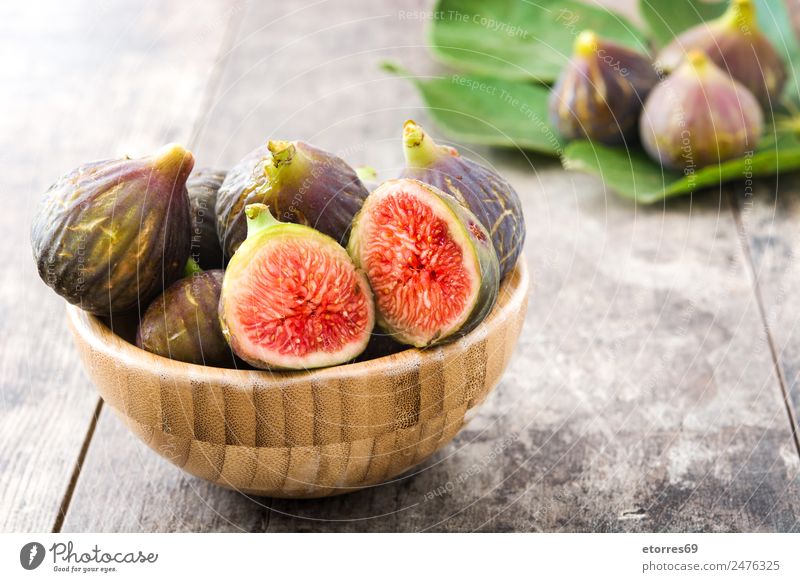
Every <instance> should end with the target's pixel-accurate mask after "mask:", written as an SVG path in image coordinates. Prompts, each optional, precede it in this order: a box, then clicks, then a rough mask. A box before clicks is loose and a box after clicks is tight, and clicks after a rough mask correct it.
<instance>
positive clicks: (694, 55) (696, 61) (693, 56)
mask: <svg viewBox="0 0 800 582" xmlns="http://www.w3.org/2000/svg"><path fill="white" fill-rule="evenodd" d="M686 61H687V62H688V63H689V64H690V65H691V66H692V68H693V69H694V70H695V71H696V72H698V73H699V72H701V71H702V70H703V69H705V67H706V65H707V64H708V57H706V54H705V53H704V52H703V51H699V50H691V51H689V53H688V54H687V55H686Z"/></svg>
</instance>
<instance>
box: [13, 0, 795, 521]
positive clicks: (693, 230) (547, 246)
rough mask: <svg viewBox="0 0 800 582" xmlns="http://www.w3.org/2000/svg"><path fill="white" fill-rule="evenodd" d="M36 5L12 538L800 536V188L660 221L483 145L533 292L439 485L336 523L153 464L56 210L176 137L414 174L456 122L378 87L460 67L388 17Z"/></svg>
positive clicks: (23, 67)
mask: <svg viewBox="0 0 800 582" xmlns="http://www.w3.org/2000/svg"><path fill="white" fill-rule="evenodd" d="M29 4H36V6H35V7H33V6H28V5H26V4H25V3H6V4H4V5H3V7H2V8H0V55H3V60H2V62H3V64H4V66H3V81H2V90H0V111H2V115H0V142H2V147H1V148H0V195H1V196H2V198H1V199H2V203H3V211H2V212H0V232H1V233H2V241H3V242H2V244H0V258H2V261H0V264H2V265H3V268H2V269H1V270H0V282H1V283H2V284H0V381H1V382H2V389H1V390H0V530H2V531H37V530H38V531H42V530H43V531H49V530H55V531H65V532H66V531H229V530H232V531H240V530H244V531H297V530H302V531H306V530H309V531H355V530H357V531H421V530H424V531H472V530H485V531H587V530H590V531H695V530H697V531H709V530H712V531H740V530H743V531H776V530H777V531H787V530H792V531H798V530H800V456H798V441H797V434H798V425H797V420H796V419H797V415H798V413H800V332H797V331H796V329H800V328H798V315H800V303H799V301H798V298H797V295H796V293H797V291H798V289H800V258H799V257H798V256H797V254H796V253H797V252H798V251H800V234H798V233H800V228H799V227H800V179H798V178H795V177H789V176H782V177H781V178H780V179H779V180H765V181H762V182H758V183H756V184H755V185H754V187H753V188H752V190H747V189H746V186H745V185H744V184H739V185H733V186H730V187H725V188H724V189H721V190H718V191H711V192H708V193H704V194H702V195H698V196H695V197H694V198H693V199H685V200H679V201H676V202H674V203H669V204H667V205H665V206H655V207H641V206H635V205H632V204H631V203H629V202H625V201H621V200H619V199H618V198H617V197H615V195H614V194H613V193H612V192H610V191H607V190H606V189H604V187H603V184H602V183H601V182H600V181H598V180H597V179H595V178H593V177H587V176H584V175H580V174H575V173H566V172H564V171H562V170H561V169H560V166H559V164H558V162H557V161H555V160H551V159H546V158H540V157H536V156H531V155H528V156H525V155H523V154H521V153H519V152H503V151H490V150H486V149H481V148H472V149H470V148H468V147H467V148H466V149H467V150H469V151H468V154H469V155H471V156H474V157H476V158H479V159H484V160H485V161H486V162H487V163H490V164H494V165H496V166H497V167H499V168H501V170H502V172H503V173H504V174H505V175H506V176H507V177H508V178H509V180H510V181H511V182H512V183H513V184H514V185H515V186H516V188H517V190H518V191H519V192H520V194H521V196H522V198H523V200H524V205H525V214H526V218H527V224H528V239H527V245H526V253H527V259H528V261H529V266H530V269H531V271H532V273H533V275H534V287H533V290H532V294H531V301H530V311H529V314H528V319H527V322H526V327H525V329H524V331H523V337H522V339H521V341H520V343H519V346H518V349H517V353H516V356H515V359H514V360H513V362H512V364H511V366H510V369H509V370H508V373H507V374H506V375H505V377H504V379H503V381H502V383H501V384H500V386H499V387H498V388H497V390H496V391H495V392H494V394H493V395H492V396H491V397H490V398H489V400H488V401H487V402H486V403H485V404H484V406H483V407H482V409H481V410H480V413H479V414H478V416H477V417H476V418H475V419H474V420H473V422H472V423H471V424H470V425H468V426H467V428H466V429H465V430H464V431H463V432H462V433H461V434H460V435H459V437H458V438H457V439H456V441H455V442H454V443H453V444H452V445H451V446H449V447H447V448H446V449H444V450H443V451H442V452H441V453H440V454H438V455H437V456H436V457H435V458H434V459H432V460H431V461H430V462H428V463H427V464H426V465H425V467H423V469H422V470H421V471H419V472H418V473H417V474H416V475H415V476H413V477H407V478H403V479H400V480H397V481H395V482H392V483H390V484H387V485H384V486H381V487H375V488H372V489H368V490H365V491H363V492H360V493H355V494H352V495H346V496H343V497H338V498H333V499H327V500H320V501H310V502H309V501H282V500H272V499H251V498H248V497H247V496H245V495H243V494H239V493H236V492H232V491H227V490H223V489H219V488H217V487H214V486H211V485H209V484H207V483H205V482H202V481H200V480H197V479H195V478H192V477H189V476H187V475H185V474H184V473H182V472H181V471H180V470H179V469H177V468H175V467H174V466H172V465H170V464H169V463H168V462H166V461H165V460H163V459H161V458H160V457H158V456H157V455H156V454H154V453H152V452H151V451H150V450H149V449H147V448H146V446H145V445H143V444H142V443H140V442H139V441H138V440H137V439H136V438H135V437H134V436H133V435H132V434H131V433H129V432H128V431H127V430H126V429H125V428H124V427H123V426H122V424H121V423H120V422H119V421H118V420H117V419H116V418H115V416H114V415H113V414H112V413H111V411H110V410H109V409H107V408H106V407H104V406H103V403H102V402H101V401H100V400H99V398H98V396H97V393H96V392H95V389H94V388H93V386H92V385H91V384H90V383H89V382H88V380H87V378H86V376H85V374H84V372H83V370H82V369H81V365H80V363H79V361H78V359H77V355H76V351H75V348H74V347H73V345H72V340H71V338H70V337H69V335H68V331H67V328H66V325H65V321H64V304H63V301H62V300H61V299H59V298H58V297H56V296H55V295H54V294H53V293H52V292H51V291H50V290H49V289H47V288H46V287H45V286H44V285H43V284H42V283H41V282H40V281H39V279H38V277H37V276H36V273H35V268H34V264H33V261H32V260H31V254H30V250H29V242H28V225H29V223H30V218H31V214H32V211H33V206H34V203H35V201H36V200H37V198H38V196H39V195H40V193H41V192H43V191H44V190H45V189H46V188H47V186H48V185H49V184H50V183H51V182H52V181H53V180H54V179H55V178H56V177H57V176H58V175H59V174H61V173H62V172H64V171H66V170H68V169H70V168H72V167H73V166H75V165H77V164H79V163H80V162H83V161H86V160H91V159H96V158H102V157H109V156H112V155H118V154H123V153H132V154H142V153H145V152H147V151H149V150H151V149H154V148H155V147H157V146H158V145H160V144H162V143H165V142H168V141H180V142H184V143H187V144H188V146H189V147H190V148H191V149H192V150H193V151H194V152H195V153H196V156H197V159H198V164H199V165H202V166H217V167H223V168H224V167H229V166H230V165H231V164H232V163H234V162H235V161H236V160H238V159H239V158H240V157H241V156H242V155H243V154H245V153H246V152H247V151H249V150H250V149H251V148H252V147H254V146H255V145H257V144H258V143H260V142H261V141H263V140H264V139H267V138H268V137H273V138H288V139H293V138H299V139H305V140H308V141H311V142H313V143H315V144H318V145H319V146H321V147H323V148H326V149H331V150H333V151H336V152H338V153H340V154H341V155H343V156H345V157H346V158H347V159H348V160H350V161H351V162H352V163H353V164H354V165H362V164H367V163H368V164H371V165H373V166H376V167H377V168H378V169H379V170H380V171H381V174H382V175H383V176H393V175H394V174H395V173H396V172H397V170H398V168H399V166H400V165H401V163H402V154H401V150H400V143H399V137H400V129H401V124H402V122H403V121H404V120H405V119H406V118H409V117H413V118H415V119H417V120H418V121H420V122H422V123H423V124H429V122H430V119H429V117H428V115H427V114H426V112H425V110H424V108H422V106H421V102H420V100H419V98H418V96H417V95H416V94H415V92H414V91H413V90H412V88H411V87H410V85H409V83H407V82H404V81H403V80H400V79H397V78H394V77H390V76H387V75H386V74H384V73H382V72H381V71H380V70H379V68H378V65H377V63H378V62H379V61H380V60H383V59H387V58H391V59H395V60H397V61H399V62H401V63H403V64H405V65H406V66H408V67H409V68H411V69H412V70H414V71H417V72H420V73H423V74H436V73H437V72H439V71H441V69H440V68H438V66H437V65H435V64H434V63H433V62H432V61H431V59H430V57H429V56H428V54H427V51H426V50H425V48H424V44H425V35H424V32H423V31H424V24H425V23H424V22H422V21H420V20H415V19H409V18H404V17H401V16H400V14H399V10H398V8H397V7H396V3H394V2H390V1H389V0H384V1H381V2H362V1H357V0H336V1H325V0H320V1H314V2H312V1H304V2H253V3H250V4H246V3H244V2H241V1H234V2H228V1H225V0H215V1H210V2H194V3H191V6H190V5H189V4H187V3H178V2H146V3H140V2H134V1H132V0H131V1H128V0H120V1H117V2H114V3H113V6H110V5H109V6H107V5H106V3H90V2H83V3H80V2H58V1H53V2H50V3H47V4H43V3H40V2H37V3H29ZM429 8H430V6H429V5H428V3H426V2H413V3H409V7H408V9H429ZM776 192H779V194H778V195H776Z"/></svg>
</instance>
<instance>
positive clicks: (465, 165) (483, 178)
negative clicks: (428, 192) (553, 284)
mask: <svg viewBox="0 0 800 582" xmlns="http://www.w3.org/2000/svg"><path fill="white" fill-rule="evenodd" d="M403 149H404V153H405V158H406V167H405V169H404V170H403V173H402V175H401V178H411V179H414V180H419V181H421V182H424V183H426V184H430V185H431V186H435V187H436V188H438V189H439V190H441V191H443V192H444V193H445V194H449V195H450V196H452V197H453V198H455V199H456V200H458V202H460V203H461V205H462V206H464V207H465V208H467V209H468V210H470V211H472V213H473V214H474V215H475V216H476V217H477V218H478V220H479V221H480V223H481V224H482V225H483V227H484V228H486V230H487V231H489V234H490V236H491V238H492V244H493V245H494V249H495V252H496V253H497V257H498V259H499V260H500V277H501V279H502V278H503V277H505V276H506V274H508V273H509V272H510V271H511V270H513V268H514V265H515V264H516V263H517V258H518V257H519V255H520V253H521V252H522V246H523V244H524V243H525V218H524V216H523V215H522V204H521V203H520V200H519V196H517V193H516V191H515V190H514V188H513V187H512V186H511V184H509V183H508V182H507V181H506V180H505V179H504V178H502V177H501V176H500V175H499V174H498V173H497V172H495V171H494V170H491V169H489V168H486V167H485V166H482V165H480V164H479V163H477V162H473V161H472V160H469V159H467V158H464V157H462V156H461V155H460V154H459V153H458V151H457V150H456V149H455V148H451V147H448V146H442V145H438V144H437V143H436V142H435V141H433V138H432V137H430V136H429V135H427V134H426V133H425V131H424V130H423V129H422V127H421V126H420V125H418V124H417V123H415V122H414V121H411V120H409V121H406V123H405V125H404V126H403Z"/></svg>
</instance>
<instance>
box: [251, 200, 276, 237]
mask: <svg viewBox="0 0 800 582" xmlns="http://www.w3.org/2000/svg"><path fill="white" fill-rule="evenodd" d="M244 213H245V215H246V216H247V236H248V238H249V237H251V236H253V235H254V234H256V233H258V232H261V231H262V230H265V229H267V228H272V227H273V226H277V225H279V224H280V222H279V221H278V220H276V219H275V217H274V216H272V213H271V212H270V211H269V206H267V205H266V204H260V203H258V204H248V205H247V206H245V208H244Z"/></svg>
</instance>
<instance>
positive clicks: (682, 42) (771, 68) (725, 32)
mask: <svg viewBox="0 0 800 582" xmlns="http://www.w3.org/2000/svg"><path fill="white" fill-rule="evenodd" d="M691 50H700V51H702V52H704V53H705V54H706V55H708V56H709V58H710V59H711V60H712V61H714V64H715V65H717V66H718V67H719V68H720V69H722V70H723V71H726V72H728V73H729V74H730V75H731V76H732V77H733V78H734V79H736V80H737V81H739V82H740V83H741V84H742V85H744V86H745V87H746V88H747V89H749V90H750V92H752V93H753V95H755V97H756V99H758V101H759V103H761V106H762V107H764V108H767V109H770V108H772V107H774V103H775V101H776V100H778V99H779V98H780V95H781V92H782V91H783V86H784V84H785V83H786V76H787V75H786V67H785V65H784V63H783V61H782V60H781V57H780V55H778V53H777V51H776V50H775V47H773V46H772V43H770V41H769V39H767V37H766V36H764V34H763V33H762V32H761V30H759V27H758V20H757V18H756V7H755V6H754V5H753V0H731V3H730V6H729V7H728V10H727V11H726V12H725V13H724V14H723V15H722V16H720V17H719V18H717V19H716V20H712V21H710V22H706V23H703V24H698V25H697V26H695V27H693V28H690V29H689V30H687V31H686V32H683V33H682V34H680V35H679V36H677V37H676V38H675V40H673V41H672V42H671V43H670V44H669V45H667V47H666V48H664V50H663V51H661V54H660V55H659V56H658V61H657V62H658V65H659V66H660V67H662V68H663V69H664V70H665V71H672V70H675V69H676V68H677V67H678V66H679V65H680V63H681V62H682V61H683V60H684V58H685V57H686V54H687V53H688V52H689V51H691Z"/></svg>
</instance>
